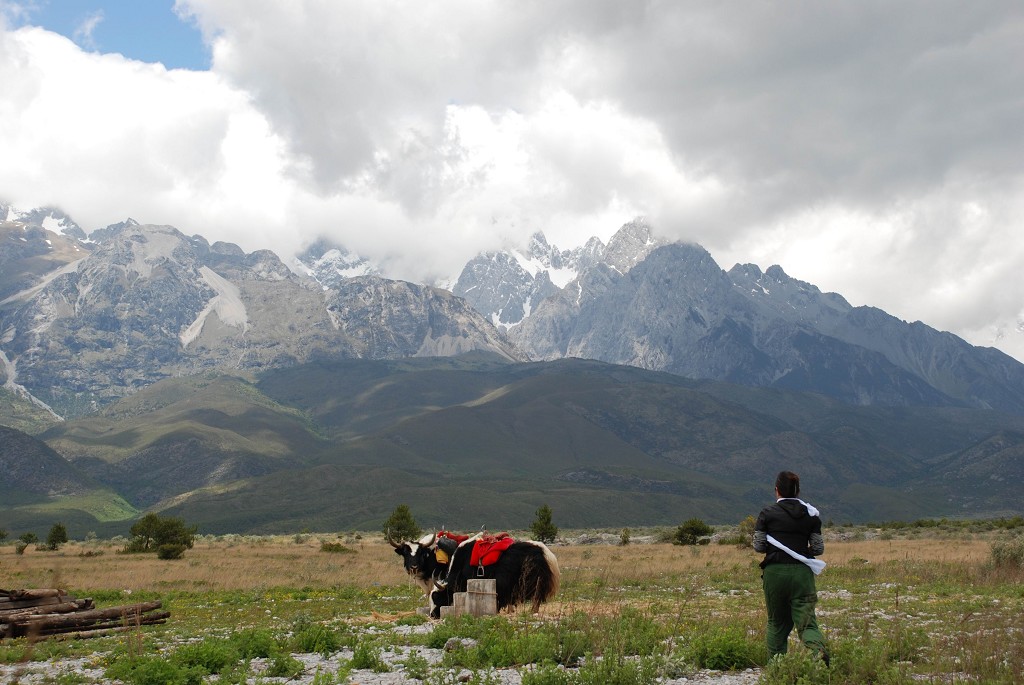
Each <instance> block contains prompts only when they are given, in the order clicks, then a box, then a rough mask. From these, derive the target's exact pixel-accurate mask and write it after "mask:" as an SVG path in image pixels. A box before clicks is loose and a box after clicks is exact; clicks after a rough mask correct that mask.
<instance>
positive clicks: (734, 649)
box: [679, 626, 768, 671]
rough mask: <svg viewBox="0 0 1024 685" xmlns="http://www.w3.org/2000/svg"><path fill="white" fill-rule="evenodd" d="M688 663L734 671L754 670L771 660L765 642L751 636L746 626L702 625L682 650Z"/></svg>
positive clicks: (689, 637)
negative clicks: (742, 669) (752, 668)
mask: <svg viewBox="0 0 1024 685" xmlns="http://www.w3.org/2000/svg"><path fill="white" fill-rule="evenodd" d="M679 653H680V655H681V656H682V657H683V659H684V660H685V661H687V662H688V663H691V664H693V665H694V666H696V667H697V668H710V669H713V670H716V671H731V670H735V669H739V668H751V667H753V666H759V665H762V664H764V663H765V661H766V660H767V658H768V653H767V649H766V648H765V645H764V641H763V640H761V639H754V638H752V637H749V636H748V635H747V633H746V629H745V628H744V627H743V626H724V627H723V626H702V627H700V628H697V629H694V630H692V631H690V632H689V633H688V634H687V635H686V637H685V641H684V642H683V645H682V647H681V649H680V650H679Z"/></svg>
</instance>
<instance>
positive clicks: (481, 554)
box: [469, 533, 515, 566]
mask: <svg viewBox="0 0 1024 685" xmlns="http://www.w3.org/2000/svg"><path fill="white" fill-rule="evenodd" d="M513 542H515V538H513V537H512V536H510V535H509V534H508V533H498V534H497V535H485V536H483V537H482V538H480V539H479V540H477V541H476V544H475V545H473V552H472V553H471V554H470V555H469V563H470V564H471V565H473V566H490V565H491V564H493V563H494V562H496V561H497V560H498V559H500V558H501V554H502V552H504V551H505V550H506V549H508V548H509V547H511V546H512V543H513Z"/></svg>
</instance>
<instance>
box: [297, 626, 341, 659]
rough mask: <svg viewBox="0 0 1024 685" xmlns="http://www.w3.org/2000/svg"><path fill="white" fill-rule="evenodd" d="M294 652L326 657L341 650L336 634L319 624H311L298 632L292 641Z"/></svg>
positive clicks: (339, 640)
mask: <svg viewBox="0 0 1024 685" xmlns="http://www.w3.org/2000/svg"><path fill="white" fill-rule="evenodd" d="M292 643H293V644H294V646H295V651H297V652H303V653H306V654H323V655H324V656H328V655H330V654H333V653H334V652H337V651H338V650H339V649H341V639H340V638H339V637H338V633H337V632H336V631H334V630H333V629H331V628H328V627H327V626H325V625H321V624H319V623H312V624H310V625H308V626H305V627H303V628H301V629H300V630H298V631H297V632H296V633H295V637H294V638H293V639H292Z"/></svg>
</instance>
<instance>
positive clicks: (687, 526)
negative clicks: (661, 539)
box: [672, 518, 715, 545]
mask: <svg viewBox="0 0 1024 685" xmlns="http://www.w3.org/2000/svg"><path fill="white" fill-rule="evenodd" d="M713 532H715V531H714V529H713V528H712V527H711V526H709V525H708V524H706V523H704V521H703V520H702V519H697V518H693V519H689V520H687V521H684V522H683V524H682V525H681V526H679V527H678V528H676V532H675V534H674V535H673V536H672V544H675V545H696V544H697V542H698V540H700V539H701V538H702V537H705V536H707V535H711V534H712V533H713Z"/></svg>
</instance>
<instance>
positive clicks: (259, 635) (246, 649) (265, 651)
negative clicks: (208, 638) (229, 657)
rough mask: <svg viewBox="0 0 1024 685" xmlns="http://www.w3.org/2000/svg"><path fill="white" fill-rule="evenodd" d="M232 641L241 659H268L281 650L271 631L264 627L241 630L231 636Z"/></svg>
mask: <svg viewBox="0 0 1024 685" xmlns="http://www.w3.org/2000/svg"><path fill="white" fill-rule="evenodd" d="M231 643H232V644H233V645H234V648H235V650H236V651H237V652H238V656H239V658H241V659H258V658H263V659H266V658H269V657H272V656H274V655H276V654H278V653H279V652H280V651H281V649H280V647H279V646H278V644H277V640H275V639H274V636H273V635H272V634H271V632H270V631H269V630H266V629H263V628H246V629H245V630H240V631H238V632H236V633H234V634H233V635H232V636H231Z"/></svg>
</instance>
